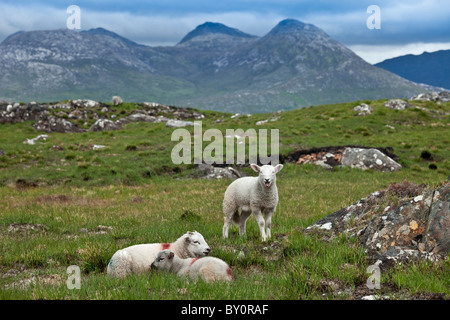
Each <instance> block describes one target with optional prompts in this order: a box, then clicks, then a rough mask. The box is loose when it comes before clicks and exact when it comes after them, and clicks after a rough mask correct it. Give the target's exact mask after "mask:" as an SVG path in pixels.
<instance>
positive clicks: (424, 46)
mask: <svg viewBox="0 0 450 320" xmlns="http://www.w3.org/2000/svg"><path fill="white" fill-rule="evenodd" d="M348 47H349V48H350V50H352V51H353V52H355V53H356V54H357V55H359V56H360V57H361V58H363V59H364V60H366V61H367V62H369V63H371V64H375V63H378V62H381V61H383V60H386V59H390V58H394V57H398V56H404V55H407V54H415V55H417V54H422V53H423V52H425V51H427V52H434V51H438V50H449V49H450V42H438V43H422V42H419V43H409V44H406V45H350V46H348Z"/></svg>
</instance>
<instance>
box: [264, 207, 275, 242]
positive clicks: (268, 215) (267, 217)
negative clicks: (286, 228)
mask: <svg viewBox="0 0 450 320" xmlns="http://www.w3.org/2000/svg"><path fill="white" fill-rule="evenodd" d="M272 214H273V211H268V212H266V213H265V214H264V218H265V220H266V235H267V239H270V236H271V234H270V229H271V228H272Z"/></svg>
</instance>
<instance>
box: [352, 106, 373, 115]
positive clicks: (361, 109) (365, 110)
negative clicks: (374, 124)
mask: <svg viewBox="0 0 450 320" xmlns="http://www.w3.org/2000/svg"><path fill="white" fill-rule="evenodd" d="M353 111H355V112H358V114H357V116H367V115H369V114H371V113H372V111H373V109H372V107H371V106H369V105H368V104H366V103H361V104H360V105H357V106H356V107H354V108H353Z"/></svg>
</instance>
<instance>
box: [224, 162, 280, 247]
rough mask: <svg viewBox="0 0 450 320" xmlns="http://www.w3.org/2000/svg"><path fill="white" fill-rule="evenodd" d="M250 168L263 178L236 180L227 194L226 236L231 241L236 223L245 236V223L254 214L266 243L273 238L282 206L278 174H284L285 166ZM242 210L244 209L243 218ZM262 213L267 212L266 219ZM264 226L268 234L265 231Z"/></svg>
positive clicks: (225, 205)
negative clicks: (276, 215) (273, 222)
mask: <svg viewBox="0 0 450 320" xmlns="http://www.w3.org/2000/svg"><path fill="white" fill-rule="evenodd" d="M250 166H251V168H252V169H253V170H254V171H256V172H259V176H258V177H243V178H239V179H236V180H234V181H233V182H232V183H231V184H230V185H229V186H228V188H227V190H226V191H225V196H224V199H223V213H224V214H225V217H224V220H225V224H224V225H223V237H224V238H228V230H229V228H230V225H231V223H232V222H233V223H234V224H236V225H238V226H239V234H240V235H241V236H242V235H245V223H246V221H247V219H248V218H249V217H250V215H251V213H252V212H253V214H254V215H255V218H256V221H257V222H258V226H259V230H260V232H261V236H262V240H263V241H266V240H267V239H268V238H270V228H271V220H272V214H273V213H274V212H275V209H276V208H277V204H278V189H277V185H276V174H277V173H278V172H280V170H281V169H282V168H283V165H282V164H278V165H276V166H275V167H273V166H270V165H264V166H261V167H259V166H258V165H256V164H251V165H250ZM239 208H240V209H241V214H240V215H239V212H238V209H239ZM262 213H264V218H263V216H262ZM264 219H265V222H264ZM264 226H265V227H266V231H264Z"/></svg>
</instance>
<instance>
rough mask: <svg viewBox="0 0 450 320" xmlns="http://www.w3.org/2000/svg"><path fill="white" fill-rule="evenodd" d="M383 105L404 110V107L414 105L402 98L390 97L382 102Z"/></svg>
mask: <svg viewBox="0 0 450 320" xmlns="http://www.w3.org/2000/svg"><path fill="white" fill-rule="evenodd" d="M384 106H385V107H386V108H389V109H394V110H405V109H406V108H414V107H415V106H413V105H411V104H409V103H408V102H406V101H404V100H402V99H391V100H389V101H386V102H385V103H384Z"/></svg>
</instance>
